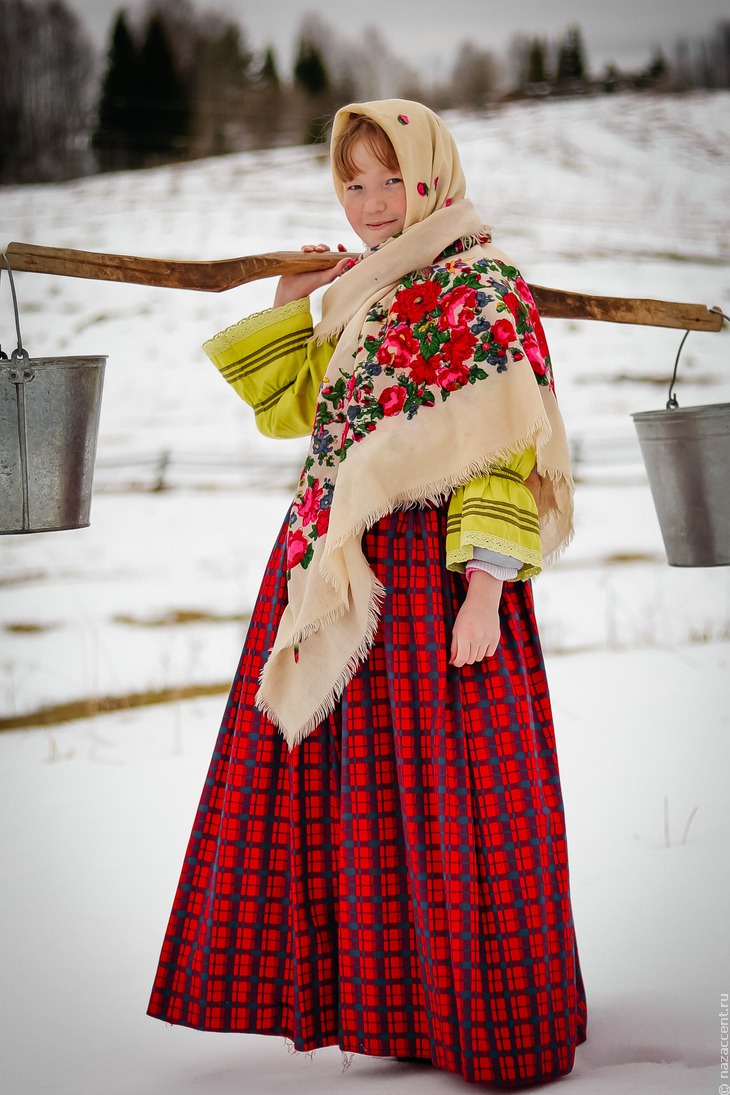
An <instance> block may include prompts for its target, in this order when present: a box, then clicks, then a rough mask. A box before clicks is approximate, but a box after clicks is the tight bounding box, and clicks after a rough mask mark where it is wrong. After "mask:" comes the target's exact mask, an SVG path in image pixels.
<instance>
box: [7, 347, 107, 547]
mask: <svg viewBox="0 0 730 1095" xmlns="http://www.w3.org/2000/svg"><path fill="white" fill-rule="evenodd" d="M105 363H106V357H39V358H30V357H28V355H27V353H26V352H25V350H22V349H21V350H16V351H15V352H14V353H13V356H12V359H11V360H8V359H7V358H6V359H4V360H0V533H19V532H52V531H55V530H59V529H72V528H85V527H86V526H87V525H88V524H89V510H90V507H91V484H92V478H93V474H94V460H95V457H96V441H97V436H98V432H99V415H100V411H101V392H102V385H103V381H104V365H105Z"/></svg>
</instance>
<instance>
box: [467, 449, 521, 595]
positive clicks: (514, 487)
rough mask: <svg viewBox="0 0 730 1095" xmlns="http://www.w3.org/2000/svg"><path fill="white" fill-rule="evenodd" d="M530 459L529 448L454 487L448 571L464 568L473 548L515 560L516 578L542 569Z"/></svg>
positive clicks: (471, 556) (472, 552) (470, 557)
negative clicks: (483, 473) (526, 481)
mask: <svg viewBox="0 0 730 1095" xmlns="http://www.w3.org/2000/svg"><path fill="white" fill-rule="evenodd" d="M534 464H535V451H534V449H527V450H526V451H525V452H522V453H519V454H518V455H516V456H514V457H513V458H511V459H510V460H508V461H505V462H504V463H503V464H499V465H497V466H496V467H495V468H493V469H492V470H491V472H490V473H489V474H485V475H480V476H478V477H477V478H475V479H472V480H471V481H470V482H468V483H466V484H464V486H461V487H457V488H456V489H455V490H454V491H453V493H452V495H451V499H450V502H449V514H448V523H447V531H446V565H447V567H448V568H449V570H457V571H461V572H463V571H464V570H465V569H466V564H467V563H468V562H469V561H470V560H471V559H472V558H474V554H475V552H474V549H475V548H486V549H487V550H488V551H492V552H498V553H499V554H500V555H506V556H510V557H511V558H512V559H515V560H517V561H518V565H519V567H520V569H519V571H518V573H517V579H518V581H525V580H526V579H527V578H532V577H534V576H535V575H536V574H539V573H540V571H541V570H542V549H541V546H540V520H539V517H538V513H537V503H536V502H535V498H534V496H533V493H532V491H531V490H530V488H529V487H528V486H527V485H526V483H525V480H526V479H527V477H528V476H529V474H530V472H531V471H532V469H533V467H534ZM478 554H479V553H477V557H478Z"/></svg>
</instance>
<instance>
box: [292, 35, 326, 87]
mask: <svg viewBox="0 0 730 1095" xmlns="http://www.w3.org/2000/svg"><path fill="white" fill-rule="evenodd" d="M294 79H295V81H296V83H297V84H298V85H299V87H301V88H302V89H303V90H304V91H306V92H307V94H308V95H310V96H311V97H312V98H313V99H314V98H316V97H317V96H319V95H324V93H325V92H326V91H327V89H328V88H329V83H330V81H329V76H328V75H327V69H326V68H325V64H324V61H323V59H322V54H321V52H320V50H319V48H318V46H317V45H316V44H315V43H314V42H312V41H311V40H310V39H308V38H302V39H301V41H300V43H299V50H298V52H297V57H296V61H295V63H294Z"/></svg>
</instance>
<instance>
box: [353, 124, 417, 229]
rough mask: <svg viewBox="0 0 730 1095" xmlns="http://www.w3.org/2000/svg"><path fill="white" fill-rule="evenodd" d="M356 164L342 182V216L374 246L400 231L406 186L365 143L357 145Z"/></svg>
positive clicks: (403, 217) (403, 222) (403, 218)
mask: <svg viewBox="0 0 730 1095" xmlns="http://www.w3.org/2000/svg"><path fill="white" fill-rule="evenodd" d="M355 164H356V166H357V171H356V173H355V176H354V178H352V179H345V181H344V182H345V191H344V202H343V204H344V209H345V216H346V217H347V219H348V221H349V223H350V227H351V228H352V229H354V231H355V232H357V234H358V236H359V237H360V239H361V240H362V241H363V243H364V244H365V245H366V247H376V246H377V245H378V244H380V243H384V242H385V240H387V239H389V238H390V236H395V235H396V234H397V233H398V232H402V231H403V225H404V224H405V219H406V188H405V185H404V183H403V179H402V178H401V177H400V175H398V174H397V173H396V174H394V173H393V170H392V168H390V167H386V166H385V164H383V163H381V161H380V160H379V159H378V157H377V156H376V155H375V153H374V152H373V151H371V149H370V148H368V146H367V145H366V144H365V143H364V142H363V143H362V144H361V145H360V146H359V147H358V148H357V154H356V156H355Z"/></svg>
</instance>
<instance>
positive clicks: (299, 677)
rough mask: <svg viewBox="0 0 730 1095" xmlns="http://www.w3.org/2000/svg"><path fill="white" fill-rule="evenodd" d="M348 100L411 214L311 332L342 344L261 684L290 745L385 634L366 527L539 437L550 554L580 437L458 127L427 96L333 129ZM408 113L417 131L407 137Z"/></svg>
mask: <svg viewBox="0 0 730 1095" xmlns="http://www.w3.org/2000/svg"><path fill="white" fill-rule="evenodd" d="M348 113H367V114H369V115H371V116H373V117H374V118H375V120H376V121H378V122H379V123H380V124H381V125H382V126H383V128H384V129H386V132H388V135H389V136H390V138H391V140H392V141H393V145H394V147H395V150H396V154H397V155H398V160H399V164H400V165H401V170H402V172H403V175H404V181H405V182H406V185H407V195H408V213H407V219H406V226H405V228H404V231H403V233H402V234H401V235H400V236H398V237H396V238H394V239H392V240H389V241H388V242H387V243H386V244H384V245H382V247H381V248H380V249H378V250H375V251H374V252H370V253H368V254H366V256H364V258H363V260H362V261H359V262H358V263H357V264H356V265H355V266H354V267H353V268H352V269H350V270H348V271H347V272H346V273H345V274H343V275H342V277H341V278H340V279H339V281H337V282H336V283H335V284H334V285H333V286H332V287H331V288H330V289H329V290H328V292H327V293H326V294H325V298H324V302H323V316H322V321H321V323H320V324H319V325H318V326H317V328H316V329H315V332H314V337H315V338H316V339H319V340H321V341H324V340H325V339H332V338H335V337H338V342H337V347H336V349H335V352H334V355H333V357H332V360H331V361H330V364H329V366H328V369H327V376H326V377H325V378H324V380H323V382H322V386H321V388H320V392H319V399H318V404H317V410H316V415H315V421H314V426H313V430H312V435H311V441H310V447H309V453H308V455H307V459H306V461H305V465H304V470H303V472H302V476H301V480H300V483H299V487H298V490H297V493H296V496H295V498H294V501H293V504H292V508H291V511H290V518H289V534H288V542H287V566H288V575H287V577H288V603H287V606H286V609H285V611H284V614H283V617H282V620H281V623H280V626H279V630H278V633H277V636H276V640H275V643H274V646H273V648H272V650H271V652H270V655H269V658H268V661H267V663H266V666H265V667H264V671H263V673H262V677H261V685H260V689H259V693H258V696H257V703H258V705H259V707H260V708H261V709H262V710H263V711H265V712H266V713H267V715H268V716H269V717H270V718H271V719H272V720H273V721H274V723H275V724H276V725H277V726H279V728H280V729H281V731H282V733H283V735H284V737H285V739H286V740H287V742H288V743H289V745H290V747H292V746H294V745H296V744H297V743H298V742H299V741H301V739H302V738H303V737H305V736H306V735H307V734H308V733H310V732H311V731H312V730H313V729H314V728H315V727H316V726H317V725H318V723H319V722H320V721H321V720H322V719H323V718H324V717H325V716H326V715H327V713H328V712H330V711H331V710H332V709H333V708H334V706H335V704H336V703H337V700H338V698H339V696H340V695H341V693H342V690H343V688H344V687H345V685H346V684H347V682H348V681H349V680H350V678H351V677H352V676H353V674H354V673H355V672H356V670H357V668H358V666H359V665H360V664H361V662H362V660H363V659H364V658H365V657H366V655H367V651H368V649H369V647H370V645H371V643H372V639H373V636H374V633H375V630H376V628H377V624H378V617H379V609H380V605H381V602H382V599H383V597H384V596H385V592H386V591H385V590H384V589H383V588H382V586H381V585H380V583H379V582H378V581H377V579H376V578H375V576H374V574H373V573H372V571H371V569H370V567H369V565H368V563H367V561H366V559H365V557H364V555H363V553H362V550H361V539H362V533H363V531H364V530H365V529H366V528H368V527H370V526H371V525H372V524H374V523H375V522H376V521H378V520H379V519H380V518H381V517H383V516H385V515H386V514H388V513H391V512H393V511H394V510H395V509H397V508H399V507H402V506H406V505H413V504H419V503H429V502H430V503H438V502H439V501H441V500H442V499H444V498H446V497H447V496H448V494H449V493H450V491H451V490H453V488H454V487H455V486H457V485H459V484H462V483H465V482H468V481H469V480H470V479H472V478H474V477H475V476H477V475H479V474H482V473H485V472H488V471H489V469H490V468H491V467H493V466H494V465H495V464H496V463H498V462H499V461H500V460H504V459H505V458H506V457H508V456H509V455H510V454H513V453H515V452H519V451H523V450H524V449H526V448H528V447H533V448H535V450H536V454H537V465H536V467H537V472H538V473H539V475H540V476H541V478H542V483H543V488H542V489H541V491H540V498H539V499H538V510H539V516H540V522H541V539H542V547H543V553H544V555H545V557H546V559H548V560H549V559H550V558H551V557H553V556H554V555H555V554H556V553H557V552H558V551H559V550H560V549H561V548H562V547H563V546H564V545H565V543H566V542H567V540H568V538H569V536H570V534H571V528H572V481H571V476H570V465H569V456H568V448H567V442H566V438H565V432H564V429H563V424H562V419H561V416H560V412H559V410H558V407H557V403H556V401H555V395H554V390H553V384H552V374H551V368H550V360H549V356H548V353H547V347H546V345H545V341H544V336H543V333H542V327H541V324H540V320H539V317H538V315H537V312H536V310H535V306H534V302H533V300H532V297H531V295H530V292H529V289H528V287H527V285H526V284H525V282H524V280H523V279H522V278H521V277H520V274H519V272H518V271H517V269H516V268H515V267H514V266H513V265H512V264H511V263H510V261H509V260H508V259H507V257H506V256H505V255H504V254H503V253H502V252H501V251H498V250H497V249H496V248H495V247H493V246H492V244H491V238H490V235H489V231H488V229H486V227H485V226H484V225H483V224H482V223H481V221H480V219H479V217H478V216H477V213H476V211H475V210H474V208H473V206H472V205H471V203H470V202H468V201H467V200H466V199H465V198H464V197H463V196H461V192H462V190H463V176H462V175H461V168H460V165H459V161H458V154H457V153H456V149H455V146H454V145H453V141H451V139H450V136H449V135H448V131H447V130H446V129H445V127H444V126H443V123H442V122H441V121H440V120H439V119H438V118H437V117H436V115H434V114H432V113H431V111H428V110H427V109H426V108H425V107H422V106H421V105H420V104H416V103H410V102H406V101H404V100H388V101H386V102H385V103H374V104H357V105H355V106H351V107H347V108H344V110H343V111H340V112H339V114H338V115H337V118H336V119H335V127H334V132H333V140H336V139H337V135H338V133H339V132H340V131H341V128H342V124H343V121H344V119H345V118H346V116H347V114H348ZM413 123H416V124H417V125H418V129H419V134H418V139H417V140H411V141H408V140H406V139H405V136H404V134H405V133H406V132H407V131H408V129H409V127H410V126H411V124H413ZM437 146H438V147H437ZM435 150H436V151H435ZM404 165H406V166H404ZM419 203H420V205H419ZM419 209H420V210H421V211H422V212H423V216H420V215H419ZM414 210H415V212H414Z"/></svg>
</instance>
